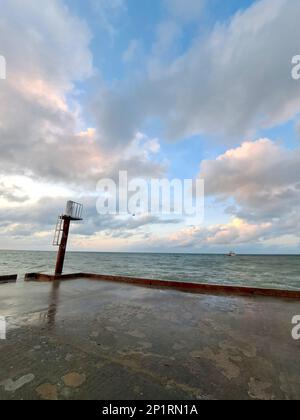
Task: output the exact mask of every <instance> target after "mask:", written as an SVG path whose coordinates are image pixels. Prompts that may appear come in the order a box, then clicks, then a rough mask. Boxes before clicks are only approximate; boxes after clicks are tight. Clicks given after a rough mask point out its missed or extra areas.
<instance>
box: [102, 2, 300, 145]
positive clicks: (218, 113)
mask: <svg viewBox="0 0 300 420" xmlns="http://www.w3.org/2000/svg"><path fill="white" fill-rule="evenodd" d="M299 16H300V2H298V1H291V0H260V1H257V2H255V3H254V4H253V5H252V6H250V7H249V8H248V9H247V10H245V11H242V12H239V13H237V14H236V15H235V16H234V17H233V18H232V19H231V20H230V21H228V22H226V23H219V24H217V25H216V26H215V28H214V29H213V30H212V32H211V33H210V34H208V35H207V36H201V37H199V38H198V39H195V40H194V42H193V43H192V44H191V46H190V48H189V49H188V51H187V52H185V53H183V54H182V55H181V56H180V57H177V58H176V59H174V60H172V61H171V62H166V60H165V56H166V54H167V53H165V54H164V55H163V56H164V58H163V59H161V60H158V57H159V55H158V54H157V53H156V52H153V56H151V57H150V58H149V66H150V73H147V74H145V75H144V78H143V79H142V78H141V76H139V78H138V79H137V80H136V81H135V83H133V82H132V81H131V82H130V83H129V82H122V81H121V82H119V83H116V84H115V85H114V86H113V87H112V88H111V89H104V90H103V91H102V92H101V93H100V94H101V99H99V100H98V103H97V104H96V106H95V109H94V112H95V115H96V116H97V118H98V124H99V127H100V128H101V130H102V133H103V136H102V139H105V142H109V143H113V144H114V145H121V144H124V142H128V141H129V140H130V139H131V138H132V137H133V135H134V134H135V133H136V131H137V130H138V129H140V128H141V127H142V126H143V124H144V123H145V121H147V120H148V119H149V118H153V117H155V118H159V119H160V120H161V122H162V126H163V127H164V128H165V130H166V135H167V137H168V138H169V139H172V140H175V139H182V138H185V137H187V136H192V135H197V134H214V135H216V134H217V135H220V137H221V140H222V141H224V140H226V141H228V143H230V142H232V143H234V144H236V143H237V141H240V139H241V138H242V139H243V138H246V136H249V135H250V134H251V135H253V134H254V133H255V132H256V131H257V130H259V129H260V128H268V127H273V126H277V125H278V124H281V123H284V122H286V121H289V120H291V119H293V118H294V117H295V116H296V115H297V114H298V113H299V112H300V83H298V82H296V81H295V80H293V79H292V77H291V58H292V57H293V56H294V55H295V53H296V52H297V51H298V49H299V43H298V39H299V38H300V25H299V19H298V18H299ZM153 60H154V63H155V71H153ZM121 111H122V118H120V119H119V120H118V122H117V124H116V121H115V115H120V113H121Z"/></svg>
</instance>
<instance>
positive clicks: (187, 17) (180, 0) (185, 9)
mask: <svg viewBox="0 0 300 420" xmlns="http://www.w3.org/2000/svg"><path fill="white" fill-rule="evenodd" d="M165 5H166V8H167V10H168V12H169V14H170V15H171V16H172V17H173V18H175V19H178V20H179V21H182V22H184V23H188V22H191V21H195V20H197V19H199V18H200V16H201V14H202V10H203V6H204V0H165Z"/></svg>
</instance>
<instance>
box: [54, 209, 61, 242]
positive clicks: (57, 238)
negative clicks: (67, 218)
mask: <svg viewBox="0 0 300 420" xmlns="http://www.w3.org/2000/svg"><path fill="white" fill-rule="evenodd" d="M62 232H63V218H62V216H58V219H57V223H56V228H55V232H54V239H53V246H59V245H60V239H61V234H62Z"/></svg>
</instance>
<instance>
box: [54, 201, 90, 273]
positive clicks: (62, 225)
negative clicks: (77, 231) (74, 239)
mask: <svg viewBox="0 0 300 420" xmlns="http://www.w3.org/2000/svg"><path fill="white" fill-rule="evenodd" d="M82 210H83V205H82V204H79V203H75V202H74V201H68V202H67V206H66V210H65V214H62V215H60V216H58V219H57V224H56V228H55V233H54V239H53V246H58V247H59V249H58V254H57V262H56V268H55V275H56V276H60V275H61V274H62V272H63V267H64V261H65V255H66V249H67V243H68V236H69V231H70V224H71V222H78V221H80V220H82Z"/></svg>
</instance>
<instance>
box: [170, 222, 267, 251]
mask: <svg viewBox="0 0 300 420" xmlns="http://www.w3.org/2000/svg"><path fill="white" fill-rule="evenodd" d="M271 230H272V225H271V223H260V224H254V223H248V222H246V221H245V220H242V219H238V218H235V219H233V220H232V221H231V222H229V223H228V224H220V225H215V226H210V227H190V228H186V229H183V230H182V231H180V232H178V233H176V234H174V235H172V236H171V237H170V238H169V241H170V242H171V243H172V242H173V243H174V244H176V247H180V248H190V249H193V248H198V249H199V248H201V247H206V248H211V247H215V246H219V245H221V246H225V247H228V246H229V247H230V246H237V245H243V244H249V243H256V244H257V243H259V242H260V241H264V240H265V239H266V238H267V237H269V235H270V232H271Z"/></svg>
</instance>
